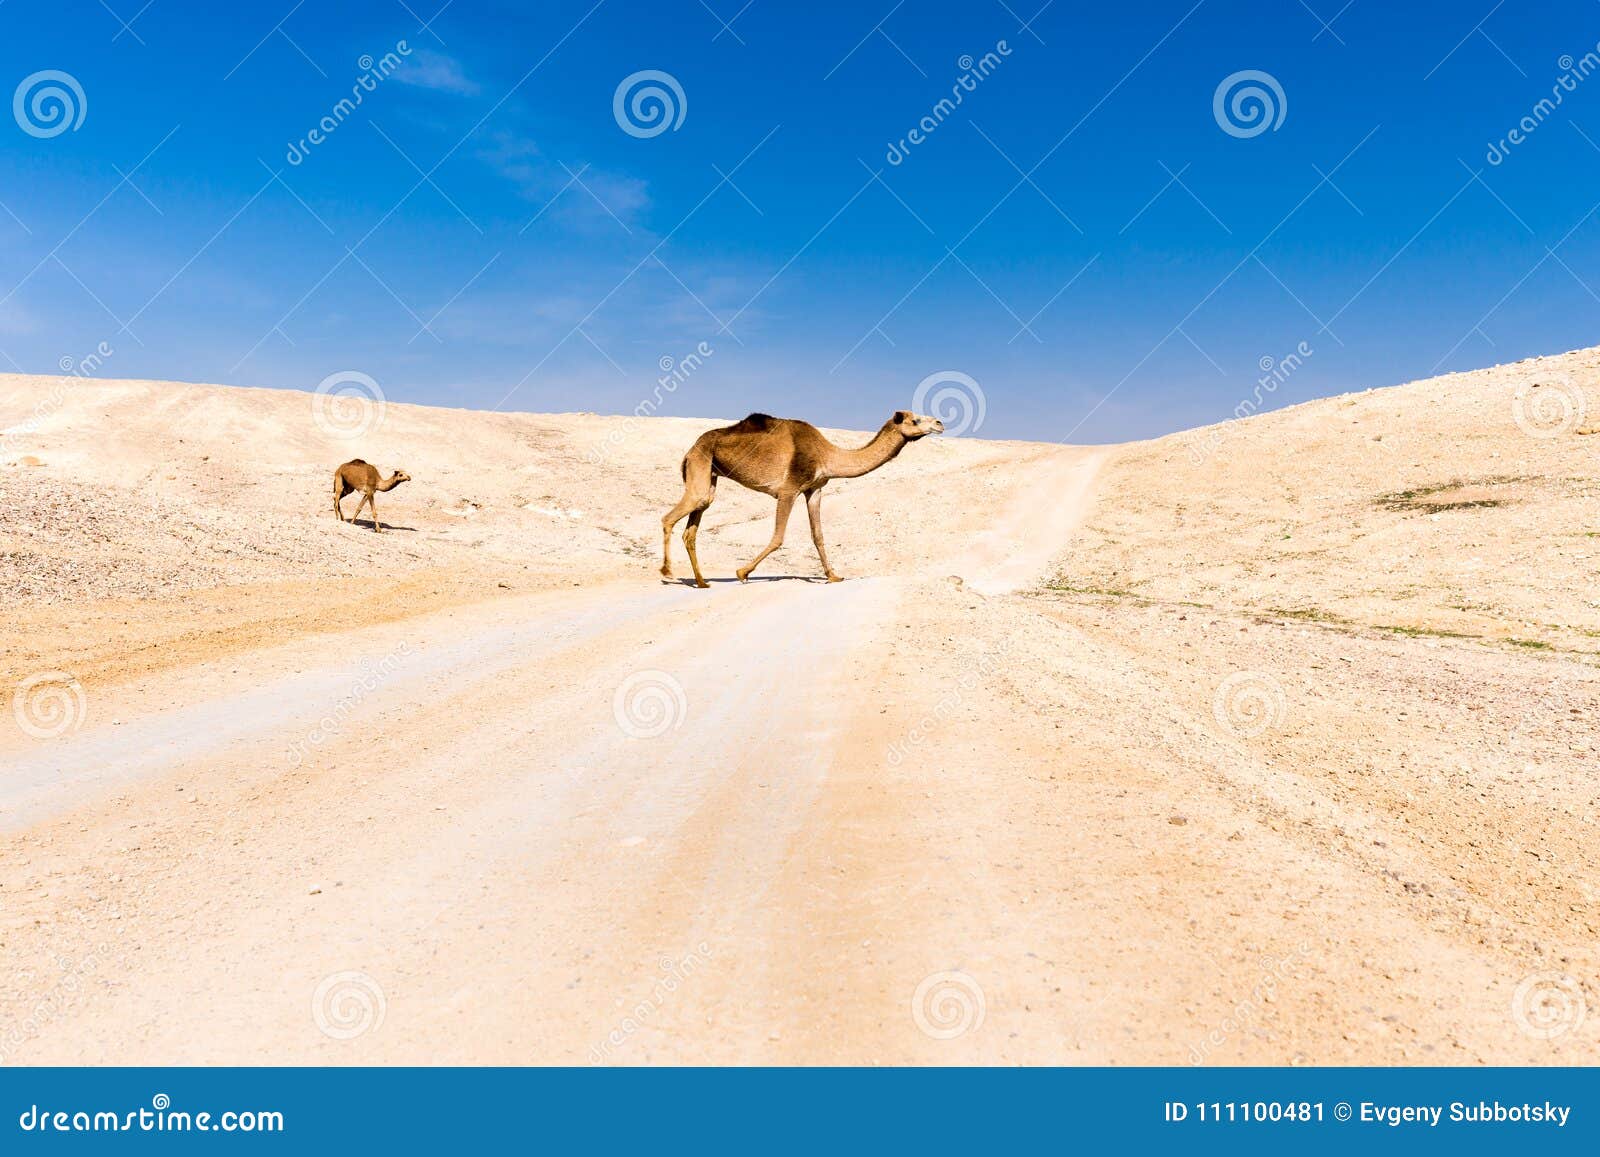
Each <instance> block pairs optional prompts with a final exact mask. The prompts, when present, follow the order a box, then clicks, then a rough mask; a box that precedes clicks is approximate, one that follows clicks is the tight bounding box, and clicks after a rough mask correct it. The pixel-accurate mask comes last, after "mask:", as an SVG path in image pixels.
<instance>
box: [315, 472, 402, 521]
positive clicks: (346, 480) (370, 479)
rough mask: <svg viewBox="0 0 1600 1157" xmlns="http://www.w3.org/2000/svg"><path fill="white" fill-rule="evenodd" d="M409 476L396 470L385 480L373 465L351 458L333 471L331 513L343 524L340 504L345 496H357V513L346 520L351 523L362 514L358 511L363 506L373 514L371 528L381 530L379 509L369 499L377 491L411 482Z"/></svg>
mask: <svg viewBox="0 0 1600 1157" xmlns="http://www.w3.org/2000/svg"><path fill="white" fill-rule="evenodd" d="M410 481H411V475H409V474H407V473H406V472H405V471H404V470H396V471H395V472H394V473H393V474H391V475H389V477H387V478H384V477H382V476H381V475H380V474H379V473H378V468H377V467H376V466H372V465H369V464H368V463H366V462H363V461H362V460H361V459H360V458H353V459H351V460H350V461H349V462H346V463H345V464H344V465H343V466H341V467H339V469H337V470H335V471H334V472H333V513H334V515H335V517H337V518H338V519H339V521H340V522H344V521H346V519H345V516H344V511H342V510H340V509H339V501H340V500H341V499H342V498H344V496H345V495H347V494H360V495H361V501H360V502H358V503H356V512H355V513H354V514H352V515H351V516H350V518H349V521H350V522H354V521H355V520H356V519H357V518H358V517H360V515H361V508H362V507H363V506H365V507H366V508H367V509H368V510H370V511H372V529H373V530H375V531H382V530H383V524H382V523H381V522H379V521H378V508H377V506H376V505H375V504H374V503H373V501H372V496H373V495H374V494H375V493H377V492H378V491H380V490H381V491H383V492H384V493H386V494H387V493H388V492H389V491H391V490H393V489H394V488H395V487H396V486H399V485H400V483H402V482H410Z"/></svg>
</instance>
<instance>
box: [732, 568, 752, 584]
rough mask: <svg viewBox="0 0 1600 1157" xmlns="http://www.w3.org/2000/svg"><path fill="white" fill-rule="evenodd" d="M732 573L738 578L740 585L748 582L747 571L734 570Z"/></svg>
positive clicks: (748, 574) (748, 573)
mask: <svg viewBox="0 0 1600 1157" xmlns="http://www.w3.org/2000/svg"><path fill="white" fill-rule="evenodd" d="M733 573H734V574H735V575H737V576H738V579H739V581H740V582H742V583H746V582H749V581H750V572H749V571H747V570H736V571H734V572H733Z"/></svg>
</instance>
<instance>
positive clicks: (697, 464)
mask: <svg viewBox="0 0 1600 1157" xmlns="http://www.w3.org/2000/svg"><path fill="white" fill-rule="evenodd" d="M943 429H944V423H943V422H941V421H939V419H937V418H930V417H926V416H924V415H920V414H913V413H911V412H910V411H908V410H896V411H895V413H894V414H893V416H891V417H890V419H889V420H888V421H887V422H885V423H884V424H883V427H882V428H881V429H880V430H879V431H878V433H877V434H876V435H875V436H874V437H873V439H872V441H870V442H868V443H867V444H866V445H865V446H862V447H860V448H859V449H856V450H846V449H844V448H843V447H840V446H835V445H834V444H833V443H832V442H830V441H828V439H826V438H825V437H823V436H822V431H820V430H818V429H817V428H816V427H815V426H813V425H811V424H810V423H809V422H799V421H796V420H794V419H793V418H774V417H771V416H769V415H767V414H751V415H750V416H749V417H748V418H746V419H745V420H744V421H742V422H737V423H735V424H734V425H732V426H724V427H722V428H721V429H718V430H709V431H707V432H706V433H704V434H702V435H700V437H699V438H698V439H697V440H696V441H695V444H694V445H693V446H691V447H690V448H689V452H688V453H687V454H685V455H684V458H683V497H682V498H681V499H680V500H679V501H678V504H677V505H676V506H674V507H673V508H672V509H671V510H670V511H668V512H667V515H666V517H664V518H663V519H662V520H661V573H662V574H663V575H664V576H665V577H667V578H671V577H672V528H673V527H674V526H676V525H677V524H678V521H679V520H680V519H682V518H684V517H685V516H687V517H688V519H689V525H688V526H686V527H685V528H684V531H683V545H684V546H685V547H686V548H687V549H688V551H689V565H690V566H691V567H693V568H694V585H695V586H697V587H702V588H703V587H706V586H709V585H710V584H708V583H707V582H706V580H705V578H704V576H702V575H701V573H700V561H699V559H698V558H696V557H695V550H694V541H695V535H696V534H697V533H698V531H699V529H700V519H701V518H703V517H704V516H705V512H706V508H707V507H709V506H710V505H711V503H712V501H713V499H715V498H716V491H717V479H718V478H723V477H726V478H732V479H733V480H734V481H735V482H737V483H739V485H741V486H748V487H749V488H750V489H751V490H759V491H760V492H761V493H763V494H770V495H772V497H774V498H776V499H777V500H778V516H777V524H776V525H775V526H774V527H773V531H772V541H771V542H769V543H767V546H766V549H765V550H763V551H762V552H761V553H760V554H758V555H756V557H755V558H754V559H753V560H752V561H751V562H750V565H748V566H746V567H743V568H742V569H740V570H738V571H737V572H735V573H736V574H737V575H738V576H739V581H740V582H744V581H745V580H747V579H748V578H749V577H750V572H752V571H753V570H755V569H756V567H757V566H758V565H760V563H761V560H762V559H764V558H766V557H767V555H769V554H771V553H772V552H773V551H775V550H777V549H778V547H780V546H782V545H783V531H784V527H785V526H786V525H787V524H788V522H789V513H790V511H791V510H793V509H794V501H795V499H796V498H798V497H799V496H800V495H802V494H803V495H805V499H806V513H807V514H808V515H810V518H811V541H812V542H813V543H814V544H815V545H816V548H817V558H818V559H820V560H821V562H822V570H823V573H824V574H826V575H827V578H828V581H829V582H831V583H836V582H838V581H839V576H838V575H836V574H835V573H834V572H833V567H831V566H829V565H828V552H827V549H826V548H825V547H824V546H823V543H822V488H823V487H824V486H826V485H827V484H828V481H829V480H830V479H833V478H856V477H859V476H860V475H862V474H866V473H868V472H869V471H872V470H876V469H877V468H878V467H879V466H882V465H883V464H884V463H885V462H888V461H889V460H890V459H892V458H893V457H894V456H895V455H896V454H899V453H900V451H901V450H903V449H905V445H906V443H907V442H914V441H916V440H917V439H918V438H924V437H926V436H927V435H929V434H937V433H939V432H940V431H942V430H943Z"/></svg>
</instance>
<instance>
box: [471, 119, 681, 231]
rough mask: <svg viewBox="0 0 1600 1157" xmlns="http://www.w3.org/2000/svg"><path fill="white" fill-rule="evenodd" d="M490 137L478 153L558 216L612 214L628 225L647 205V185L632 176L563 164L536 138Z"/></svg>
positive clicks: (505, 134)
mask: <svg viewBox="0 0 1600 1157" xmlns="http://www.w3.org/2000/svg"><path fill="white" fill-rule="evenodd" d="M491 139H492V142H493V143H492V144H491V145H489V146H488V147H486V148H483V149H480V150H479V151H478V156H479V157H480V158H482V159H483V160H484V161H486V162H487V163H488V164H489V166H490V168H492V169H494V170H495V172H497V173H499V174H500V175H501V176H502V177H505V178H506V179H507V180H508V181H510V182H511V183H512V184H513V185H515V186H516V188H517V191H518V192H519V193H520V194H521V195H522V196H523V197H524V198H526V199H527V200H529V201H532V202H534V203H536V204H540V205H548V212H549V213H550V214H554V215H558V216H559V217H560V218H562V219H563V220H566V221H568V222H592V221H596V220H601V219H603V220H606V221H610V220H611V219H612V218H615V219H616V220H618V221H622V222H625V223H626V224H627V225H628V226H630V227H631V226H633V225H634V224H635V223H637V221H638V220H639V218H640V217H641V216H642V215H643V213H644V212H645V210H647V209H648V208H649V207H650V194H649V192H648V189H647V186H646V185H645V182H643V181H641V180H639V179H638V178H637V177H629V176H624V175H622V174H618V173H608V172H605V171H603V170H600V169H596V168H594V167H593V166H590V165H586V164H584V163H583V162H582V161H578V160H571V161H567V162H565V163H564V164H563V163H562V162H559V161H555V160H552V159H550V158H548V157H546V156H545V155H544V153H543V152H542V151H541V150H540V149H539V146H538V144H536V143H535V142H534V141H532V140H530V139H529V138H527V137H524V136H519V135H517V134H516V133H511V132H497V133H495V134H493V136H492V138H491ZM612 228H616V226H615V224H613V225H612Z"/></svg>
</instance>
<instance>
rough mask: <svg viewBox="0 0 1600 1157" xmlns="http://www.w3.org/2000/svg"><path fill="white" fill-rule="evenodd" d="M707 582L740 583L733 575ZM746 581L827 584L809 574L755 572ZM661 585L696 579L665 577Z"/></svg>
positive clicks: (686, 583)
mask: <svg viewBox="0 0 1600 1157" xmlns="http://www.w3.org/2000/svg"><path fill="white" fill-rule="evenodd" d="M706 582H708V583H710V584H712V585H713V586H715V585H717V584H719V583H733V584H734V585H735V586H737V585H738V584H739V580H738V579H736V578H731V577H730V578H707V579H706ZM745 582H746V583H750V584H754V583H787V582H798V583H823V584H824V585H826V582H827V580H826V579H824V578H823V577H822V576H821V575H808V574H760V575H757V574H753V575H751V576H750V577H749V578H748V579H746V580H745ZM661 585H662V586H664V587H693V586H694V579H692V578H684V577H677V578H669V579H667V578H664V579H662V580H661Z"/></svg>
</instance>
